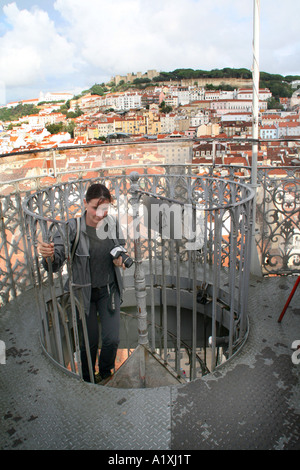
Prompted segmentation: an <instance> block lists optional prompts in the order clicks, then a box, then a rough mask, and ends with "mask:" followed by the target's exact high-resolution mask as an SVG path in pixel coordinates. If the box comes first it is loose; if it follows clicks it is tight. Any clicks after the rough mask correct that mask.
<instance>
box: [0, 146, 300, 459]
mask: <svg viewBox="0 0 300 470" xmlns="http://www.w3.org/2000/svg"><path fill="white" fill-rule="evenodd" d="M175 145H176V144H175ZM136 170H138V171H136V172H134V173H132V172H131V173H128V172H124V173H123V174H122V172H121V174H119V175H117V174H113V175H109V172H108V170H107V169H99V171H98V173H97V174H93V176H92V177H91V175H90V174H88V172H87V173H86V174H85V175H84V174H82V172H81V174H80V178H76V179H75V178H74V175H73V176H72V179H71V180H69V181H56V183H55V184H54V185H52V186H49V185H48V186H47V185H45V186H43V185H41V181H42V179H34V180H31V181H29V180H27V181H26V182H25V181H22V182H18V183H17V184H16V183H6V184H4V185H3V196H2V197H1V216H2V218H1V221H2V226H1V234H2V249H1V260H2V266H1V268H2V277H1V287H2V289H1V298H2V308H1V316H0V332H1V334H0V340H1V341H2V342H3V343H1V345H3V344H4V345H5V353H4V355H3V354H2V355H1V358H2V362H3V363H1V364H0V381H1V431H0V445H1V448H2V449H101V450H102V449H103V450H104V449H106V450H113V449H116V450H122V449H126V450H128V449H132V450H133V449H135V450H146V449H151V450H181V449H182V450H186V449H190V450H193V449H299V448H300V444H299V442H300V424H299V413H300V408H299V404H300V387H299V385H300V383H299V379H300V369H299V368H300V365H299V364H298V362H299V360H298V359H299V354H297V350H296V347H297V344H298V343H297V341H298V342H300V327H299V314H300V302H299V292H297V291H296V292H295V295H294V296H293V298H292V299H291V301H290V304H289V306H288V308H287V310H286V314H285V316H284V318H283V320H282V322H281V323H279V322H278V317H279V315H280V313H281V311H282V309H283V307H284V305H285V303H286V300H287V298H288V296H289V295H290V292H291V290H292V288H293V286H294V284H295V280H296V274H297V273H298V272H299V269H298V266H299V262H298V261H297V259H298V258H297V256H299V249H298V248H299V247H298V245H297V240H298V238H297V237H298V235H299V226H298V224H297V217H298V215H299V178H298V172H297V171H298V170H297V168H294V169H291V168H289V169H288V170H286V177H285V178H283V177H282V176H281V177H280V178H278V177H277V176H273V175H272V172H271V170H270V171H269V170H267V169H259V171H258V181H259V183H260V186H259V188H258V189H257V199H256V228H257V231H256V248H257V252H256V251H255V253H254V254H255V256H256V257H257V259H258V260H259V262H260V266H261V270H262V274H264V277H263V276H256V275H254V274H251V273H250V262H251V259H252V257H253V251H252V255H251V249H252V248H253V247H252V248H251V241H252V240H253V238H252V237H253V229H252V226H253V220H252V214H253V212H252V207H253V206H252V205H253V190H252V188H251V186H249V185H248V184H247V183H248V182H249V178H248V176H247V175H246V173H245V171H246V170H247V169H245V168H244V169H243V174H242V175H241V172H240V171H239V169H237V168H235V169H233V168H229V167H227V168H225V167H224V168H223V170H222V171H223V173H222V177H220V174H219V170H220V169H219V168H218V169H217V170H216V168H215V167H213V168H211V169H210V170H209V171H208V172H206V173H201V175H199V167H193V166H186V167H184V166H181V165H178V166H175V167H174V166H172V167H164V166H160V167H159V169H158V168H157V167H155V171H154V172H153V171H152V172H151V171H150V168H148V169H147V170H146V171H145V172H141V171H140V169H138V168H137V169H136ZM157 170H158V171H157ZM215 171H217V172H218V175H214V174H213V173H214V172H215ZM94 181H99V182H102V183H104V184H106V185H107V186H108V187H109V188H110V189H111V191H112V193H113V194H114V197H115V199H116V201H117V202H118V204H117V205H116V208H117V209H116V211H117V213H116V214H117V216H118V217H119V216H120V221H121V222H122V217H121V216H124V217H125V219H126V224H125V226H126V227H131V228H132V230H133V232H130V231H129V232H128V233H130V236H128V237H127V243H128V251H129V253H130V254H131V256H132V257H133V258H134V261H135V263H134V267H132V268H130V269H131V270H130V269H128V270H126V272H125V273H124V284H125V293H124V303H123V304H122V328H121V342H120V351H121V352H124V355H122V360H121V362H123V363H122V364H121V363H120V364H119V365H118V367H117V369H116V371H115V374H114V376H113V378H112V380H111V381H110V382H108V383H107V385H106V386H101V385H96V384H94V383H86V382H83V381H82V380H81V374H80V362H78V351H79V344H78V342H77V338H76V328H77V326H76V325H77V324H76V321H77V320H76V310H74V305H76V306H77V308H78V309H79V311H80V295H79V296H77V291H76V292H75V290H76V289H75V290H74V292H72V288H73V286H72V285H70V290H69V291H68V293H66V292H64V291H63V289H62V286H63V284H64V282H65V280H66V278H67V277H68V274H69V273H70V270H71V265H70V259H69V258H68V257H67V262H66V264H65V265H64V268H63V269H62V270H61V271H60V272H59V273H58V274H53V273H51V270H50V273H49V274H47V273H45V272H44V271H43V269H42V267H41V263H40V257H39V254H38V251H37V242H38V240H39V238H40V237H43V238H44V239H48V238H49V237H51V235H52V234H53V231H54V230H57V229H58V230H60V233H61V236H62V238H63V240H65V245H66V248H67V250H69V249H70V247H69V246H68V220H69V218H71V217H74V216H75V217H76V216H78V214H80V213H81V211H82V205H81V204H82V197H83V195H84V193H85V190H86V187H87V186H88V185H89V183H90V182H94ZM13 185H14V186H15V191H10V193H9V194H7V189H8V187H9V186H10V187H12V186H13ZM20 185H21V186H22V187H23V189H22V190H21V189H20ZM33 186H35V187H33ZM120 204H121V205H120ZM122 204H123V206H122ZM118 208H119V213H118ZM152 210H153V211H154V213H155V217H153V218H152V219H151V217H150V218H149V213H151V211H152ZM149 211H150V212H149ZM149 220H151V224H150V225H149V224H148V225H147V223H149ZM123 222H124V220H123ZM153 224H154V225H153ZM179 228H180V229H184V230H181V231H179V232H180V233H179V235H178V229H179ZM187 228H188V230H187ZM196 228H198V230H196ZM165 230H167V232H168V233H167V234H166V232H165ZM137 234H139V235H140V236H137ZM149 235H151V236H149ZM276 271H277V272H276ZM275 274H285V276H278V275H275ZM287 274H289V275H287ZM267 275H269V277H266V276H267ZM74 332H75V333H74ZM295 344H296V346H295ZM100 347H101V345H100ZM125 352H127V356H128V357H127V359H126V357H125V356H126V354H125ZM4 359H5V360H4ZM124 359H126V360H125V361H124ZM116 430H119V431H120V432H116Z"/></svg>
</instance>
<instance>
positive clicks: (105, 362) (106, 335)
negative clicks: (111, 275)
mask: <svg viewBox="0 0 300 470" xmlns="http://www.w3.org/2000/svg"><path fill="white" fill-rule="evenodd" d="M92 299H93V300H91V303H90V311H89V314H88V315H86V316H85V318H86V324H87V331H88V338H89V347H90V353H91V361H92V368H93V373H94V374H95V365H96V359H97V351H98V343H99V326H98V315H99V318H100V322H101V352H100V356H99V373H100V375H101V377H102V378H106V377H108V376H109V375H111V369H113V368H114V365H115V359H116V355H117V350H118V345H119V342H120V339H119V332H120V293H119V290H118V288H117V286H116V285H115V284H111V285H110V289H108V288H107V286H105V287H102V288H100V289H99V290H98V292H97V295H96V296H93V297H92ZM81 364H82V375H83V380H85V381H87V382H90V381H91V380H90V374H89V367H88V361H87V354H86V347H85V344H84V341H82V345H81Z"/></svg>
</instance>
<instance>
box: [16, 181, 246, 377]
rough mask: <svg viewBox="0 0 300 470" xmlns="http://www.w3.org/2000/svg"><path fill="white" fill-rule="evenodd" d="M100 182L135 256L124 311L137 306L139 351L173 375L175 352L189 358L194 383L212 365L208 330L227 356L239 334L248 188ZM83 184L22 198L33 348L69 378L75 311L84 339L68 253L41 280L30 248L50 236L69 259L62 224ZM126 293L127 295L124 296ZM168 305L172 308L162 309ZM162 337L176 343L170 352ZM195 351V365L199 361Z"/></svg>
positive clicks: (75, 344)
mask: <svg viewBox="0 0 300 470" xmlns="http://www.w3.org/2000/svg"><path fill="white" fill-rule="evenodd" d="M100 181H101V182H103V183H106V185H107V186H108V187H110V189H111V191H112V193H113V194H114V196H115V198H116V202H117V203H116V216H117V217H118V219H119V223H120V225H121V227H122V230H123V234H124V236H125V238H126V239H127V245H128V250H129V253H130V254H131V255H132V256H133V257H134V259H135V272H134V276H133V273H131V274H130V273H128V274H127V275H125V286H126V285H127V291H128V293H129V297H128V296H127V301H126V302H125V306H124V308H126V306H127V307H132V306H135V305H136V307H137V308H136V318H137V331H138V343H139V344H143V345H146V346H148V345H149V347H150V349H151V351H152V352H153V353H154V352H155V353H157V352H158V351H159V353H160V357H161V358H162V360H163V361H164V363H166V364H167V363H168V357H169V355H170V351H171V352H172V354H173V355H174V357H175V359H174V361H175V364H174V366H175V370H176V374H177V376H178V377H180V370H181V363H180V355H181V354H182V350H183V349H184V350H187V351H188V354H189V357H190V368H189V369H190V370H189V374H188V376H189V378H191V379H192V378H195V377H196V376H197V370H200V371H201V373H203V370H206V371H208V370H213V369H214V368H215V366H216V365H217V364H218V363H219V361H220V360H221V359H222V357H221V356H220V351H221V350H220V349H219V346H220V345H218V337H219V336H220V335H218V332H217V331H223V332H227V334H226V335H225V336H226V339H225V343H226V345H225V343H224V344H222V346H223V349H224V348H225V349H226V353H225V355H226V356H227V357H231V356H232V354H234V352H235V350H236V349H237V348H238V346H240V345H241V343H242V342H243V341H244V339H245V335H246V332H247V297H248V281H249V270H250V244H251V234H252V230H251V227H252V220H251V214H252V203H253V197H254V192H253V191H252V190H251V188H250V187H249V186H246V185H243V184H241V183H237V182H232V181H226V180H224V179H216V178H211V177H200V178H199V177H197V176H189V177H187V176H185V178H184V181H185V184H183V179H182V175H176V174H175V175H172V174H169V175H163V176H161V175H150V174H147V175H139V174H138V173H132V174H131V175H130V177H128V176H123V177H119V178H112V179H109V178H104V179H100ZM89 183H90V181H89V180H80V181H76V182H73V183H71V184H68V183H66V184H62V185H56V186H53V187H51V188H47V189H44V190H40V191H38V192H36V193H34V194H32V195H30V196H29V197H28V198H27V199H26V200H25V202H24V217H25V219H24V225H25V229H26V233H27V257H28V261H29V266H30V269H31V277H32V279H33V280H34V283H35V285H36V293H37V299H38V304H39V311H40V312H41V338H42V344H43V346H44V347H45V349H46V351H47V352H48V353H49V354H50V355H51V356H52V357H54V359H55V360H56V361H57V362H58V363H59V364H60V365H61V366H63V367H69V368H70V369H71V371H72V372H74V373H75V372H76V370H77V368H78V370H79V374H80V360H79V351H80V344H79V343H80V340H79V335H80V333H79V330H80V331H81V329H80V328H79V327H78V323H77V321H78V315H79V318H80V320H81V324H82V336H83V338H84V340H85V341H86V342H88V338H87V333H86V326H85V316H84V314H83V312H82V308H81V302H80V288H79V286H74V285H73V284H72V269H71V261H70V256H68V257H67V260H66V264H65V269H63V270H62V271H60V272H59V275H54V274H53V273H52V271H51V269H50V270H49V274H48V275H47V276H46V277H45V273H43V269H42V267H41V261H40V258H39V255H38V250H37V245H38V240H39V238H42V239H43V240H50V239H51V238H52V235H53V232H54V231H57V230H58V231H59V233H60V235H61V238H62V240H63V241H64V244H65V249H66V252H67V253H70V241H69V235H68V223H67V222H68V220H69V218H70V217H73V216H74V215H78V213H79V212H80V209H81V201H82V199H83V195H84V193H85V190H86V187H87V185H88V184H89ZM142 202H143V203H142ZM141 211H142V213H141ZM149 216H150V218H149ZM149 221H150V223H149ZM64 275H67V276H68V278H69V284H68V293H65V292H64V290H63V285H64V280H63V278H64ZM130 290H131V291H134V292H135V297H134V298H133V296H132V295H131V296H130ZM175 307H176V312H175V311H173V313H171V310H172V308H173V309H174V308H175ZM148 308H149V309H150V311H151V315H149V316H148V315H147V309H148ZM170 308H171V310H170ZM183 311H185V313H184V315H183ZM200 316H202V319H201V320H200ZM204 317H205V318H207V317H209V318H210V319H211V326H210V327H209V328H207V332H209V331H210V333H211V338H212V340H211V345H210V348H209V355H210V359H209V362H210V363H209V364H208V361H207V358H206V356H207V354H208V353H207V339H208V338H207V337H206V338H204V340H203V337H202V336H203V331H199V325H198V324H200V323H201V322H202V323H204V320H203V318H204ZM148 323H149V324H150V325H151V326H150V329H149V336H148ZM157 327H159V328H160V329H161V330H160V331H161V332H162V336H160V339H161V338H163V339H162V344H161V342H160V340H159V339H158V336H157V333H156V332H157ZM182 329H183V330H185V333H184V336H182V333H181V330H182ZM187 330H188V331H189V333H188V334H187ZM200 330H201V329H200ZM171 336H173V337H174V338H176V345H175V347H173V348H172V347H170V337H171ZM206 336H207V335H206ZM223 336H224V335H223ZM173 346H174V345H173ZM73 348H74V350H73ZM88 349H89V348H88V347H87V350H88ZM203 350H204V351H205V352H204V353H203V354H204V359H202V358H201V357H200V356H201V352H203ZM74 351H75V353H76V357H77V361H76V363H75V361H74V356H73V353H74ZM91 378H92V372H91Z"/></svg>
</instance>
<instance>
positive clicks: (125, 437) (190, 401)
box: [0, 277, 300, 451]
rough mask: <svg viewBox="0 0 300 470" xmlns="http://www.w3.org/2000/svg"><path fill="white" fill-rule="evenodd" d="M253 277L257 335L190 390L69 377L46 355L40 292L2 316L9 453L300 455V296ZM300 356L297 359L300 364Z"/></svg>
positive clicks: (0, 368) (0, 369)
mask: <svg viewBox="0 0 300 470" xmlns="http://www.w3.org/2000/svg"><path fill="white" fill-rule="evenodd" d="M295 280H296V278H295V277H288V278H279V277H278V278H277V277H272V278H264V279H260V278H254V277H252V278H251V281H250V298H249V321H250V332H249V336H248V339H247V342H246V344H245V345H244V347H243V349H242V350H241V351H240V352H239V353H238V354H237V355H236V356H235V357H234V358H232V359H231V360H230V361H228V362H227V363H225V364H224V365H222V366H221V367H220V368H218V369H217V370H216V371H215V372H214V373H213V374H210V375H208V376H205V377H204V378H202V379H197V380H195V381H193V382H190V383H188V384H185V385H178V386H177V385H170V386H165V387H159V388H149V389H117V388H107V387H102V386H97V385H93V384H88V383H84V382H81V381H79V380H77V379H76V378H73V377H70V376H69V375H67V374H66V373H65V372H63V371H62V370H61V369H59V368H58V367H56V366H55V365H54V364H53V363H52V362H51V361H49V359H48V358H47V357H46V356H45V355H44V354H42V349H41V345H40V341H39V323H38V322H39V319H38V314H37V312H36V311H35V302H34V297H33V295H34V294H33V292H32V291H29V292H27V293H25V294H23V295H22V296H21V297H20V298H18V299H17V300H15V301H13V302H11V303H10V304H9V305H8V306H6V307H4V308H2V311H1V315H0V340H2V341H4V342H5V345H6V364H0V395H1V399H0V420H1V426H0V448H1V449H2V450H12V449H16V450H27V449H29V450H40V449H43V450H47V449H50V450H54V449H77V450H79V449H99V450H148V449H149V450H150V449H151V450H173V451H175V450H193V449H197V450H201V449H220V450H222V449H224V450H226V449H270V450H273V449H300V364H297V363H294V362H297V361H294V362H293V361H292V354H293V353H294V352H295V351H293V349H292V348H291V346H292V343H293V342H294V341H296V340H300V289H298V291H296V293H295V295H294V297H293V299H292V301H291V303H290V306H289V307H288V309H287V311H286V313H285V316H284V318H283V320H282V322H281V323H278V322H277V319H278V317H279V315H280V313H281V311H282V308H283V306H284V304H285V302H286V300H287V298H288V296H289V294H290V292H291V290H292V287H293V285H294V283H295ZM295 358H296V359H297V358H300V354H299V355H298V356H297V355H296V354H295V355H294V359H295Z"/></svg>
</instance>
